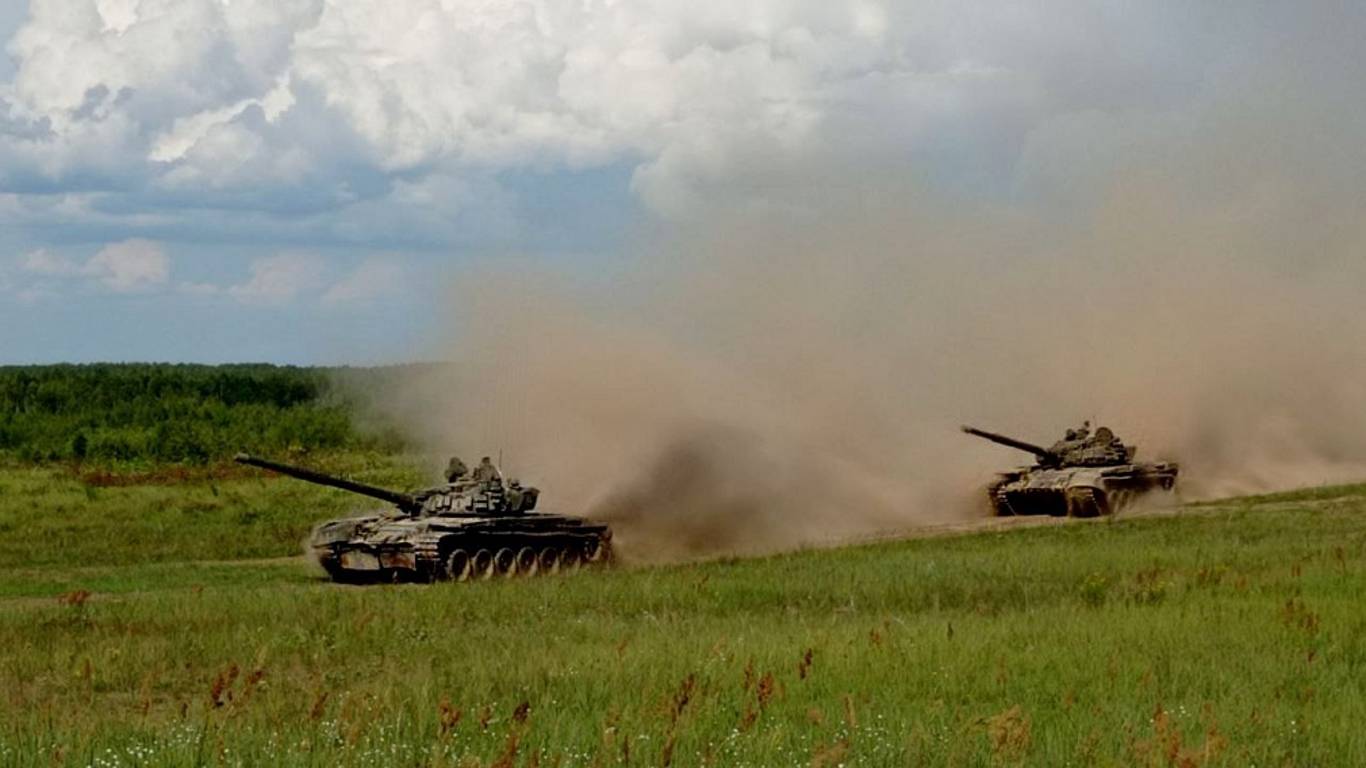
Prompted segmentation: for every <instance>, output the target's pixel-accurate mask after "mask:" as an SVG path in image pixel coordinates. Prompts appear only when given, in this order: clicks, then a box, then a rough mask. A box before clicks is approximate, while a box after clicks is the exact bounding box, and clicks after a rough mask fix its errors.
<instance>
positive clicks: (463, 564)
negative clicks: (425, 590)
mask: <svg viewBox="0 0 1366 768" xmlns="http://www.w3.org/2000/svg"><path fill="white" fill-rule="evenodd" d="M473 571H474V562H473V561H472V560H471V558H470V553H468V552H466V551H465V550H463V549H457V550H455V551H454V552H451V553H450V554H449V555H447V556H446V578H448V579H450V580H451V581H469V578H470V574H471V573H473Z"/></svg>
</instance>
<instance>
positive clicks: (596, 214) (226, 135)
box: [0, 0, 1366, 363]
mask: <svg viewBox="0 0 1366 768" xmlns="http://www.w3.org/2000/svg"><path fill="white" fill-rule="evenodd" d="M1362 14H1363V12H1362V11H1361V9H1360V4H1359V3H1353V2H1334V0H1325V1H1324V2H1317V3H1311V4H1304V5H1300V4H1296V5H1289V4H1284V3H1273V2H1266V3H1257V2H1218V1H1217V0H1216V1H1214V2H1206V3H1186V2H1152V3H1123V2H1102V3H1096V2H1065V1H1062V0H1060V1H1059V2H1050V3H1020V2H986V3H970V4H964V3H961V2H954V1H952V0H902V1H901V2H878V1H876V0H855V1H854V2H847V3H831V2H823V1H820V0H789V1H786V2H785V1H783V0H761V1H760V2H752V3H736V2H716V3H713V2H696V1H693V0H690V1H687V2H684V1H681V0H647V1H642V2H615V1H614V0H579V2H544V1H535V0H532V1H530V2H522V1H519V0H472V1H471V0H3V2H0V39H3V40H4V41H5V43H4V45H5V54H6V56H5V57H3V58H0V362H6V363H18V362H38V361H64V360H70V361H86V360H129V359H139V360H148V359H150V360H187V361H189V360H193V361H228V360H234V361H235V360H269V361H280V362H375V361H389V360H399V359H407V358H412V357H422V356H424V355H427V354H431V353H432V350H431V349H429V348H427V347H424V343H425V342H424V339H425V338H426V335H427V330H428V329H429V328H430V327H431V326H432V325H433V323H436V322H438V318H440V317H441V316H442V315H443V307H442V305H443V303H444V302H446V301H448V300H449V299H448V297H449V296H452V295H458V294H453V293H452V291H451V286H452V285H453V284H456V285H458V284H459V283H460V282H461V281H462V280H464V279H466V278H467V277H469V276H471V275H475V274H477V270H476V269H475V265H479V264H487V263H489V262H491V261H498V260H503V259H506V260H515V261H519V262H522V263H532V264H537V265H544V266H547V267H549V268H550V269H551V272H549V273H552V274H559V275H564V276H566V279H570V280H573V279H586V280H601V281H603V283H604V284H605V285H610V282H611V279H612V278H611V276H612V275H614V274H616V273H617V272H618V271H619V270H622V269H623V268H624V265H628V264H629V263H630V262H631V261H632V260H633V259H634V258H635V254H637V253H638V252H639V249H640V248H642V243H646V242H650V241H651V240H652V239H653V238H655V237H657V236H659V235H660V234H661V233H665V234H666V235H667V233H669V232H671V231H675V230H678V229H684V228H688V227H697V226H701V225H700V224H699V222H702V223H705V222H707V221H708V220H709V217H712V216H714V215H715V214H716V213H717V212H718V211H725V212H727V213H728V214H734V212H736V211H741V212H743V211H749V210H752V211H755V212H756V213H762V214H764V215H772V214H773V211H774V209H775V207H776V208H781V207H782V206H784V205H787V204H788V202H787V201H790V200H792V199H794V198H793V197H792V196H791V195H789V194H788V193H789V192H791V191H792V190H794V189H796V190H800V189H810V188H815V187H819V188H825V189H827V190H831V191H830V194H834V195H840V194H847V196H849V197H851V198H854V199H857V197H858V196H859V195H861V194H871V192H870V190H872V189H877V187H864V186H863V184H862V181H861V180H863V179H866V178H870V177H877V176H880V175H881V176H896V177H898V178H903V179H909V180H912V181H913V182H914V183H915V185H916V186H917V188H919V189H921V190H923V191H924V193H925V194H926V195H928V196H930V197H931V198H933V200H934V201H935V202H936V204H945V203H947V204H949V205H961V206H962V208H963V209H967V210H970V209H973V208H982V209H990V210H992V211H996V212H999V211H1002V210H1005V211H1008V212H1009V213H1010V215H1014V216H1022V217H1031V218H1034V219H1037V220H1039V221H1042V222H1048V221H1050V220H1057V221H1071V220H1076V219H1077V217H1078V216H1084V214H1085V212H1086V210H1087V206H1088V205H1090V204H1091V203H1092V201H1093V200H1094V198H1095V196H1096V195H1097V194H1098V190H1102V189H1104V188H1105V186H1106V184H1107V182H1108V181H1110V180H1112V177H1113V175H1114V174H1115V173H1117V170H1116V169H1117V168H1119V167H1120V166H1121V165H1123V166H1124V167H1133V165H1134V164H1135V163H1138V164H1146V163H1147V161H1148V160H1152V161H1153V163H1154V164H1155V165H1157V166H1162V164H1163V163H1164V162H1166V163H1169V164H1170V163H1171V161H1172V158H1175V157H1182V156H1184V155H1182V154H1181V150H1182V148H1183V147H1188V146H1189V145H1192V144H1196V143H1201V142H1207V141H1208V138H1209V135H1210V132H1211V131H1212V130H1214V126H1218V125H1222V124H1227V123H1228V122H1229V121H1231V120H1242V121H1245V122H1254V123H1255V122H1265V123H1267V124H1269V125H1271V126H1273V127H1272V128H1269V129H1267V131H1266V133H1265V134H1264V135H1263V137H1262V138H1263V140H1262V142H1261V143H1260V144H1256V143H1255V141H1256V140H1257V134H1255V133H1254V134H1252V139H1250V140H1249V141H1253V142H1254V143H1253V144H1251V145H1249V146H1250V147H1252V151H1254V152H1261V151H1275V152H1280V151H1290V152H1293V151H1294V147H1295V146H1299V145H1301V144H1306V143H1314V144H1317V145H1318V146H1319V147H1320V148H1321V147H1322V146H1325V145H1326V146H1330V147H1339V146H1340V148H1341V152H1339V153H1338V154H1337V155H1334V154H1333V153H1332V152H1327V153H1324V152H1316V153H1315V155H1314V157H1313V158H1312V159H1309V160H1306V162H1305V163H1304V164H1300V165H1297V166H1296V167H1297V168H1299V169H1301V170H1302V171H1303V172H1304V173H1308V174H1313V175H1314V176H1315V184H1314V185H1313V186H1314V188H1315V189H1318V190H1324V189H1328V190H1336V191H1338V192H1344V191H1345V192H1347V193H1348V198H1349V199H1348V201H1347V202H1343V199H1344V198H1343V197H1342V196H1340V195H1339V196H1338V197H1336V198H1334V201H1335V202H1334V203H1333V204H1337V205H1348V206H1349V207H1350V206H1351V205H1355V204H1356V203H1352V202H1351V201H1350V199H1356V201H1357V202H1358V203H1359V202H1360V195H1359V192H1360V189H1361V182H1360V180H1359V179H1358V178H1357V177H1358V175H1359V173H1360V166H1357V167H1356V168H1355V170H1353V168H1352V163H1353V161H1355V160H1358V159H1360V158H1361V150H1360V146H1361V144H1362V143H1363V142H1361V141H1360V140H1361V139H1362V138H1364V136H1363V134H1366V131H1363V129H1362V128H1363V122H1366V121H1364V120H1363V110H1362V106H1361V96H1360V93H1361V86H1362V83H1363V75H1364V74H1366V67H1363V57H1362V54H1361V52H1360V48H1361V46H1360V40H1361V39H1362V33H1363V32H1366V25H1364V24H1363V21H1362ZM1233 162H1234V164H1235V165H1236V161H1233ZM1218 178H1219V179H1221V180H1224V181H1225V182H1226V181H1227V179H1229V178H1231V177H1230V176H1227V175H1223V176H1219V177H1218ZM1233 178H1236V177H1233ZM1208 192H1209V190H1199V189H1193V190H1191V194H1192V195H1204V194H1207V193H1208ZM1353 195H1354V196H1355V197H1354V198H1353ZM793 205H794V206H796V207H800V204H799V203H793ZM1357 210H1360V208H1359V207H1358V208H1357ZM806 213H807V214H809V211H808V212H806ZM791 214H792V215H796V216H801V215H805V214H803V212H801V211H799V210H794V211H792V212H791ZM702 225H704V224H702ZM604 276H605V277H604Z"/></svg>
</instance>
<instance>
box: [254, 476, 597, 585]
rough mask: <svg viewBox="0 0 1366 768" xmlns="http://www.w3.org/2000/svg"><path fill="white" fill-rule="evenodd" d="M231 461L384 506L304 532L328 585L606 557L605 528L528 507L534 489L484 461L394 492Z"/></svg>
mask: <svg viewBox="0 0 1366 768" xmlns="http://www.w3.org/2000/svg"><path fill="white" fill-rule="evenodd" d="M235 460H236V461H238V462H239V463H242V464H248V465H251V466H253V467H260V468H262V469H268V470H271V471H273V472H279V473H280V474H283V475H288V476H290V477H294V478H298V479H299V480H304V481H307V482H310V483H316V484H318V485H327V486H331V487H333V488H339V489H341V490H344V491H349V492H351V493H356V494H360V495H362V496H369V497H371V498H374V499H378V500H380V501H383V502H387V503H388V504H390V505H391V507H390V508H389V509H384V510H380V511H377V512H374V513H371V514H367V515H361V516H359V517H348V518H342V519H340V520H330V521H328V522H325V523H322V524H321V525H319V526H318V527H317V528H315V529H314V530H313V534H312V536H311V537H310V538H309V541H308V547H309V548H310V549H311V550H312V552H313V554H314V555H315V556H316V557H317V560H318V563H319V564H321V565H322V567H323V569H324V570H326V571H327V573H328V575H329V576H330V577H331V578H332V580H333V581H339V582H347V583H359V582H379V581H383V582H388V581H443V580H451V581H467V580H470V579H489V578H493V577H495V576H532V575H535V574H539V573H557V572H559V571H563V570H572V569H577V568H579V567H581V566H600V565H605V564H607V563H609V562H610V561H611V560H612V531H611V529H610V528H608V527H607V526H606V525H603V524H599V523H594V522H591V521H588V520H584V519H582V518H577V517H570V516H567V515H551V514H545V513H542V512H537V511H535V509H536V501H537V498H538V497H539V495H540V492H539V491H538V490H537V489H536V488H532V487H529V486H523V485H521V484H520V483H518V482H517V481H516V480H509V481H504V479H503V475H502V472H501V471H499V470H498V469H496V468H495V467H494V466H493V465H492V464H490V463H489V462H488V460H487V459H486V460H485V461H484V463H482V464H481V465H479V466H478V467H477V468H476V469H475V470H474V472H472V473H471V472H468V471H466V470H465V466H464V464H463V463H461V462H459V460H458V459H453V460H452V461H451V468H450V469H448V470H447V473H446V475H447V482H446V484H444V485H440V486H437V487H435V488H428V489H424V490H420V491H413V492H402V491H393V490H389V489H387V488H378V487H376V486H372V485H366V484H364V483H357V482H355V481H352V480H347V479H346V478H342V477H335V476H332V475H327V474H323V473H321V472H316V471H314V470H311V469H306V468H304V467H296V466H291V465H288V464H280V463H278V462H274V461H268V460H266V459H261V458H257V457H255V456H250V455H248V454H245V453H239V454H238V455H237V456H236V457H235Z"/></svg>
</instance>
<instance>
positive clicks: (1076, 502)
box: [1067, 488, 1110, 517]
mask: <svg viewBox="0 0 1366 768" xmlns="http://www.w3.org/2000/svg"><path fill="white" fill-rule="evenodd" d="M1067 512H1068V514H1069V515H1071V516H1072V517H1101V516H1102V515H1107V514H1109V513H1110V510H1109V507H1108V505H1107V504H1106V501H1105V496H1104V495H1103V494H1101V493H1098V492H1097V491H1096V489H1094V488H1074V489H1072V490H1071V491H1068V492H1067Z"/></svg>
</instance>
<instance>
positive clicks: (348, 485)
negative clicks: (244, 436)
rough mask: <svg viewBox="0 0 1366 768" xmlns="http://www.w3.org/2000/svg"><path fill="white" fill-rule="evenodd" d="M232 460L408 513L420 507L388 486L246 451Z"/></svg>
mask: <svg viewBox="0 0 1366 768" xmlns="http://www.w3.org/2000/svg"><path fill="white" fill-rule="evenodd" d="M233 461H236V462H237V463H239V464H248V465H250V466H253V467H260V468H261V469H269V470H270V471H272V472H279V473H280V474H282V475H289V476H290V477H295V478H298V479H300V480H304V481H306V482H310V483H316V484H317V485H327V486H331V487H333V488H340V489H341V490H343V491H350V492H351V493H359V494H361V495H362V496H369V497H370V498H373V499H379V500H380V501H387V502H389V503H390V504H393V505H395V506H397V507H398V508H399V509H402V510H403V511H404V512H408V513H410V514H411V513H413V512H416V511H417V510H418V509H420V508H421V507H422V502H421V501H419V500H418V498H417V497H416V496H413V495H411V494H407V493H401V492H399V491H391V490H389V489H388V488H380V487H378V486H374V485H366V484H365V483H357V482H355V481H354V480H347V479H346V478H344V477H335V476H333V475H327V474H324V473H322V472H315V471H313V470H311V469H304V468H303V467H294V466H290V465H289V464H280V463H279V462H275V461H270V460H269V459H262V458H258V457H256V456H252V455H250V454H246V453H239V454H237V455H236V456H234V457H233Z"/></svg>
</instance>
